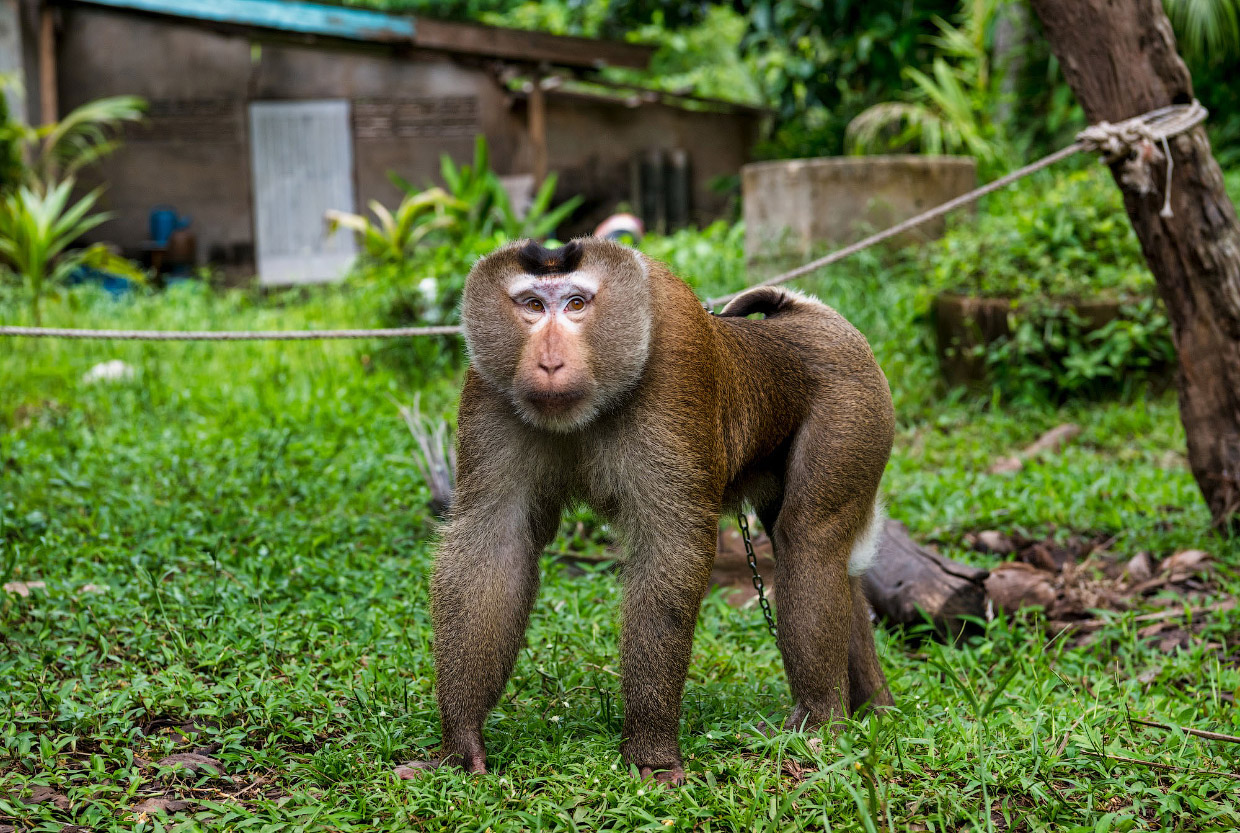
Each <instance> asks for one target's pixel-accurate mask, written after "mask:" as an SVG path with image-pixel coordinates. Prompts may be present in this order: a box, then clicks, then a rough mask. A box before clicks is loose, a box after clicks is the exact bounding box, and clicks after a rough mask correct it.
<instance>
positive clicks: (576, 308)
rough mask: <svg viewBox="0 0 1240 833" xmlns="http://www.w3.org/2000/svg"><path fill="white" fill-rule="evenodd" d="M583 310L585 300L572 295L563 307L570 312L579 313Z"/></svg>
mask: <svg viewBox="0 0 1240 833" xmlns="http://www.w3.org/2000/svg"><path fill="white" fill-rule="evenodd" d="M585 308H586V299H585V298H582V297H581V296H580V295H574V296H573V297H571V298H569V299H568V304H567V305H566V306H565V307H564V309H566V310H569V311H570V312H581V311H582V310H583V309H585Z"/></svg>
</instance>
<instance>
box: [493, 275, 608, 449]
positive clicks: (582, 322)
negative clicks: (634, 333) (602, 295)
mask: <svg viewBox="0 0 1240 833" xmlns="http://www.w3.org/2000/svg"><path fill="white" fill-rule="evenodd" d="M506 290H507V292H508V298H509V299H510V300H511V301H512V304H513V310H514V312H515V313H516V319H517V322H518V323H517V326H518V328H519V329H521V330H524V336H525V338H524V345H523V347H522V349H521V355H520V357H519V359H518V361H517V370H516V375H515V376H514V377H513V394H514V398H515V402H516V404H517V407H518V408H519V409H520V410H521V412H522V414H523V415H524V416H525V417H526V418H527V419H529V421H530V422H532V423H534V424H535V425H541V426H543V427H546V428H552V429H563V428H571V427H573V426H575V425H579V424H581V423H583V422H587V421H588V420H589V419H590V418H591V417H593V416H594V411H595V409H596V403H597V399H598V397H597V395H596V394H597V391H596V385H597V383H596V382H595V379H594V374H593V373H592V372H591V363H592V362H591V358H592V357H591V351H590V344H589V342H588V341H587V340H586V338H585V336H584V334H583V333H584V331H585V329H586V328H587V327H589V326H590V325H591V323H592V322H591V318H592V317H593V315H594V313H595V307H594V298H595V296H596V295H597V294H598V280H597V279H596V278H595V277H593V276H591V275H588V274H585V273H583V272H573V273H571V274H568V275H544V276H535V275H517V276H515V277H513V278H512V279H511V280H510V281H509V282H508V285H507V287H506Z"/></svg>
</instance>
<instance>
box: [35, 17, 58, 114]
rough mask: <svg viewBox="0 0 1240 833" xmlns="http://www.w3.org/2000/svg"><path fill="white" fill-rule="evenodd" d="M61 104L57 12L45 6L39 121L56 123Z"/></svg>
mask: <svg viewBox="0 0 1240 833" xmlns="http://www.w3.org/2000/svg"><path fill="white" fill-rule="evenodd" d="M59 111H60V104H59V102H58V100H57V95H56V11H55V9H53V8H52V7H51V6H48V5H43V6H42V7H41V8H40V9H39V121H40V122H42V123H43V124H51V123H52V122H54V121H56V119H57V117H58V115H59Z"/></svg>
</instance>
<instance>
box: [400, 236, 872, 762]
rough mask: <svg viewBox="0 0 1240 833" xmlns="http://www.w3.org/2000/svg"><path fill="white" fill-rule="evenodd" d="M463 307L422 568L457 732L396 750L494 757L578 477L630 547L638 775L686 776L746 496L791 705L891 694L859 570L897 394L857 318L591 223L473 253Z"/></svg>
mask: <svg viewBox="0 0 1240 833" xmlns="http://www.w3.org/2000/svg"><path fill="white" fill-rule="evenodd" d="M754 313H761V314H762V315H763V316H764V317H761V318H749V317H748V316H749V315H751V314H754ZM463 317H464V330H465V337H466V341H467V344H468V348H469V357H470V368H469V372H468V375H467V376H466V379H465V389H464V392H463V393H462V394H461V406H460V417H459V448H458V457H457V459H458V473H457V486H456V498H455V504H454V506H453V507H452V511H451V516H450V521H449V522H448V524H447V526H446V528H445V529H444V532H443V538H442V542H441V544H440V546H439V551H438V555H437V556H436V559H435V567H434V574H433V578H432V582H431V612H432V619H433V624H434V636H435V639H434V652H435V670H436V677H437V679H436V692H437V696H438V701H439V710H440V715H441V717H442V720H443V746H442V749H441V751H440V757H439V758H436V759H434V760H431V761H422V762H417V763H411V764H409V765H407V766H406V767H402V768H401V769H400V770H398V773H399V774H401V775H404V776H406V777H412V775H413V774H414V772H415V771H416V770H417V769H425V768H430V767H434V766H438V765H441V764H452V765H457V766H461V767H464V768H465V769H467V770H469V771H471V772H485V771H486V760H487V759H486V748H485V746H484V744H483V739H482V726H483V721H484V720H485V719H486V717H487V714H488V713H489V712H490V711H491V709H492V708H494V707H495V705H496V703H497V702H498V701H499V699H500V696H501V695H502V694H503V691H504V687H505V685H506V684H507V681H508V677H509V675H510V674H511V673H512V669H513V664H514V663H515V661H516V657H517V652H518V650H519V648H520V647H521V645H522V642H523V640H524V633H525V629H526V625H527V624H528V622H529V617H530V609H531V607H532V606H533V604H534V598H535V596H536V595H537V593H538V582H539V576H538V559H539V555H540V553H541V552H542V551H543V548H544V547H545V546H546V545H547V544H548V543H549V542H550V541H551V539H552V538H553V536H554V535H555V533H556V530H557V528H558V525H559V521H560V513H561V510H562V509H563V508H564V507H565V506H566V505H568V504H571V503H573V502H575V501H582V502H584V503H586V504H588V505H590V506H591V507H593V508H594V509H595V510H596V511H597V512H599V513H600V514H601V515H602V516H604V517H606V518H607V519H608V520H609V521H610V522H611V524H612V525H613V526H614V527H615V528H616V529H617V530H618V531H619V534H620V537H621V539H622V541H623V543H624V545H625V549H626V556H625V561H624V564H623V568H622V576H623V601H622V603H621V637H620V658H621V659H620V668H621V690H622V695H623V701H624V728H623V737H622V743H621V753H622V756H623V758H624V760H625V762H626V763H628V764H630V765H632V766H634V767H636V768H637V770H638V771H639V772H640V774H641V775H642V777H648V776H652V775H653V776H654V777H655V778H657V779H658V780H659V781H661V782H664V783H670V784H680V783H683V781H684V777H685V775H684V769H683V763H682V761H681V756H680V745H679V737H678V734H679V727H680V704H681V695H682V691H683V689H684V685H685V676H686V673H687V671H688V665H689V656H690V650H691V646H692V642H693V630H694V626H695V624H696V621H697V616H698V607H699V604H700V602H701V599H702V597H703V595H704V594H705V592H706V589H707V582H708V580H709V578H710V573H711V566H712V563H713V561H714V558H715V551H716V538H717V535H718V531H719V518H720V514H721V513H722V512H725V511H729V512H730V511H733V510H735V509H736V508H737V507H739V506H740V504H741V502H742V501H744V500H748V501H749V502H750V503H751V504H752V505H753V507H754V508H755V509H756V510H757V514H758V517H759V518H760V519H761V521H762V524H763V526H764V527H765V528H766V530H767V531H768V532H769V534H770V536H771V538H772V540H773V542H774V549H775V565H776V566H775V584H776V587H777V594H778V595H777V599H776V601H777V612H778V623H779V628H778V631H779V635H778V640H777V641H778V646H779V650H780V653H781V654H782V656H783V661H784V668H785V670H786V672H787V675H788V682H789V686H790V688H791V690H792V697H793V699H794V705H793V708H792V711H791V713H790V714H789V715H788V718H787V721H786V723H785V726H786V727H787V728H789V729H801V728H806V727H808V728H814V727H818V726H821V725H824V724H832V723H834V722H835V721H837V720H838V719H840V718H842V717H843V716H844V715H847V714H850V713H852V712H855V711H856V710H857V709H859V708H861V707H862V706H865V705H867V704H869V705H872V706H882V705H887V704H890V703H891V702H892V700H891V695H890V693H889V692H888V690H887V680H886V678H885V677H884V676H883V672H882V669H881V668H880V667H879V662H878V656H877V653H876V652H875V649H874V637H873V633H872V631H871V624H870V614H869V607H868V605H867V603H866V600H865V597H864V595H863V593H862V590H861V582H860V579H859V576H860V574H861V573H862V572H863V571H864V570H865V568H866V566H867V564H868V563H869V562H870V561H871V560H872V559H873V556H874V552H875V549H876V546H877V538H878V534H879V530H880V529H881V526H882V509H881V506H880V504H879V501H878V497H877V495H878V486H879V480H880V478H881V477H882V474H883V469H884V467H885V466H886V464H887V458H888V455H889V454H890V452H891V443H892V431H893V422H894V418H893V414H892V406H891V394H890V392H889V390H888V387H887V380H886V378H885V377H884V376H883V373H882V371H881V370H880V369H879V367H878V364H877V363H876V362H875V360H874V356H873V354H872V353H871V352H870V348H869V346H868V345H867V344H866V341H865V338H864V337H862V335H861V334H860V333H858V332H857V330H856V329H855V328H853V327H852V325H850V324H849V323H848V322H847V321H845V320H844V318H843V317H841V316H840V315H839V314H838V313H837V312H835V310H833V309H831V308H830V307H828V306H826V305H825V304H822V303H820V302H818V301H817V300H814V299H812V298H809V297H806V296H804V295H800V294H797V293H795V292H791V291H788V290H783V289H775V288H771V287H766V288H758V289H753V290H751V291H748V292H745V293H744V294H742V295H740V296H739V297H738V298H736V299H735V300H734V301H732V302H731V303H730V304H728V305H727V307H726V308H725V309H724V310H723V312H722V313H721V314H720V315H718V316H713V315H710V314H709V313H707V312H706V311H705V310H704V309H703V308H702V305H701V303H700V302H699V301H698V299H697V298H696V297H695V296H694V294H693V292H692V290H691V289H690V288H689V287H688V286H687V285H686V284H685V283H684V282H683V281H681V280H680V279H679V278H677V277H676V276H675V275H673V274H672V273H671V272H670V271H669V270H668V268H667V267H666V266H664V265H663V264H661V263H657V262H655V261H653V260H650V259H649V258H647V257H646V256H645V255H643V254H641V253H640V252H637V251H634V250H632V249H629V248H626V247H624V246H621V245H619V244H616V243H613V242H610V241H607V240H599V239H592V238H584V239H580V240H574V241H572V242H570V243H569V244H567V245H565V246H563V247H562V248H559V249H551V250H549V249H545V248H543V247H542V246H540V245H538V244H536V243H534V242H528V241H522V242H518V243H514V244H512V245H509V246H505V247H504V248H502V249H499V250H498V251H496V252H495V253H493V254H491V255H489V256H488V257H486V258H484V259H482V260H481V261H479V262H478V264H477V265H476V266H475V267H474V268H473V270H472V271H471V272H470V274H469V278H468V280H467V282H466V284H465V300H464V307H463Z"/></svg>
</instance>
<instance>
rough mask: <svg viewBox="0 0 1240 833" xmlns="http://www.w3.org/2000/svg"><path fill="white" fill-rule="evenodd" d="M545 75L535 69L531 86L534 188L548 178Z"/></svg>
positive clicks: (530, 118) (530, 125)
mask: <svg viewBox="0 0 1240 833" xmlns="http://www.w3.org/2000/svg"><path fill="white" fill-rule="evenodd" d="M542 82H543V76H542V73H541V72H538V71H535V73H534V78H533V82H532V83H533V86H532V87H531V88H530V113H529V131H530V145H531V146H532V147H533V149H534V190H535V191H537V190H538V188H539V187H541V186H542V183H543V180H544V179H546V178H547V93H546V91H545V90H543V85H542Z"/></svg>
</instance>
